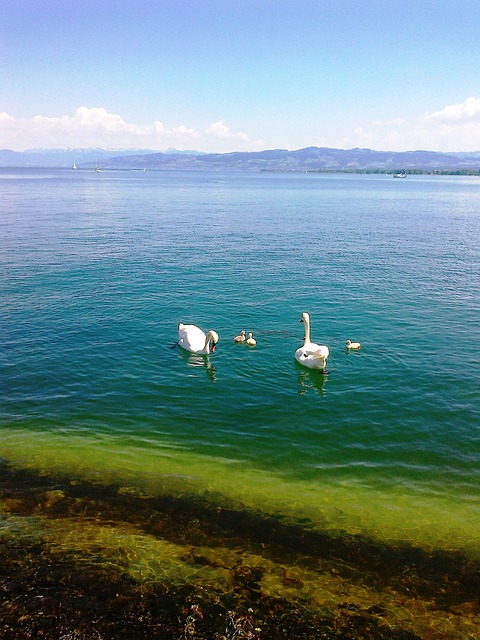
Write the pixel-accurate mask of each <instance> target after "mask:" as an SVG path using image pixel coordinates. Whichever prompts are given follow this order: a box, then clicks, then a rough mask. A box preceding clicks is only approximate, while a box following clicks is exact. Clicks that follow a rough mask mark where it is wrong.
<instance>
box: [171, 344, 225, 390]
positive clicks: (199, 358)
mask: <svg viewBox="0 0 480 640" xmlns="http://www.w3.org/2000/svg"><path fill="white" fill-rule="evenodd" d="M179 353H180V357H181V358H182V360H183V361H184V362H185V363H186V364H187V366H189V367H192V368H195V369H199V368H204V369H205V373H206V374H207V377H208V378H210V379H211V380H213V382H216V381H217V375H216V373H215V365H214V364H212V362H210V358H209V356H208V355H200V354H198V353H190V352H188V351H183V350H182V349H179ZM191 375H193V373H192V374H191Z"/></svg>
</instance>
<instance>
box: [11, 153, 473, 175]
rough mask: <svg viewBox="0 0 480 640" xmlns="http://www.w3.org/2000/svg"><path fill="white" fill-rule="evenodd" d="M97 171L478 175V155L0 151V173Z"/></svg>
mask: <svg viewBox="0 0 480 640" xmlns="http://www.w3.org/2000/svg"><path fill="white" fill-rule="evenodd" d="M73 163H75V164H76V166H77V167H78V168H79V169H81V168H90V167H93V166H95V164H97V163H98V165H99V166H101V168H102V169H158V170H161V169H163V170H167V169H188V170H194V169H224V170H242V171H381V172H384V171H385V172H388V171H399V170H401V169H405V170H408V171H411V172H413V171H441V172H458V171H468V172H472V171H473V172H478V171H480V151H478V152H471V153H468V152H465V153H462V152H458V153H439V152H434V151H404V152H395V151H374V150H372V149H347V150H345V149H331V148H328V147H307V148H306V149H298V150H296V151H289V150H287V149H273V150H267V151H253V152H234V153H199V152H196V151H177V150H175V149H169V150H168V151H166V152H161V153H160V152H155V151H149V150H145V149H123V150H121V149H119V150H118V149H117V150H112V149H70V148H68V149H32V150H28V151H23V152H17V151H10V150H7V149H6V150H3V151H0V167H59V168H67V167H71V166H72V165H73Z"/></svg>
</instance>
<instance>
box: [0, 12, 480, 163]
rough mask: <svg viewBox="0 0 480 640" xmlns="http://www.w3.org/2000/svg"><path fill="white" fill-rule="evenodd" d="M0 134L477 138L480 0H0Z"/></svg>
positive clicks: (258, 142) (51, 143) (214, 143)
mask: <svg viewBox="0 0 480 640" xmlns="http://www.w3.org/2000/svg"><path fill="white" fill-rule="evenodd" d="M0 16H1V18H0V47H1V49H0V55H1V62H0V148H10V149H15V150H23V149H27V148H35V147H72V146H73V147H92V146H102V147H108V148H125V147H137V148H148V149H157V150H164V149H167V148H169V147H174V148H177V149H196V150H199V151H211V152H228V151H245V150H247V151H254V150H260V149H273V148H288V149H298V148H302V147H307V146H329V147H339V148H352V147H370V148H373V149H384V150H387V149H388V150H395V151H400V150H408V149H429V150H433V151H479V150H480V98H478V97H477V96H480V64H479V61H480V1H479V0H355V1H354V0H255V1H253V0H236V1H233V0H183V1H182V0H78V1H70V0H0Z"/></svg>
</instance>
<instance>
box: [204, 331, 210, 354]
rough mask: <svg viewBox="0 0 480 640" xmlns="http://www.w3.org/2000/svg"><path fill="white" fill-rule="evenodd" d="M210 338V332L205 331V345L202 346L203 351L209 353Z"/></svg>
mask: <svg viewBox="0 0 480 640" xmlns="http://www.w3.org/2000/svg"><path fill="white" fill-rule="evenodd" d="M211 339H212V337H211V335H210V333H207V334H206V335H205V346H204V347H203V348H204V350H205V353H210V340H211Z"/></svg>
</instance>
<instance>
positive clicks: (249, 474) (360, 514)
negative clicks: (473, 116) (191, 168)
mask: <svg viewBox="0 0 480 640" xmlns="http://www.w3.org/2000/svg"><path fill="white" fill-rule="evenodd" d="M0 194H1V202H2V204H1V215H0V244H1V252H0V272H1V276H2V277H1V279H0V306H1V315H0V335H1V336H2V347H1V352H0V376H1V386H2V396H1V401H0V402H1V439H0V456H2V457H3V458H4V459H5V460H6V461H7V462H8V464H9V465H11V466H12V468H15V469H17V470H22V469H23V470H29V472H32V473H35V474H37V476H38V477H42V476H45V477H46V476H48V477H49V478H63V479H65V478H67V480H68V482H70V483H76V482H92V483H94V484H95V485H99V486H105V487H108V486H115V487H119V488H120V489H119V490H120V491H121V492H122V495H128V496H136V495H138V500H139V505H140V503H141V501H142V499H143V498H144V497H145V496H153V497H158V496H174V497H175V496H176V497H179V496H180V497H182V498H183V497H185V496H187V497H201V498H202V499H205V500H206V501H207V502H208V503H209V504H211V505H213V506H214V508H219V509H222V508H227V507H228V508H232V507H234V508H235V509H237V510H238V511H239V512H241V511H242V510H248V511H250V512H254V513H257V514H262V515H264V516H265V517H267V516H273V517H275V518H280V519H281V521H282V522H286V523H290V524H292V525H298V523H302V526H303V525H304V526H306V527H307V528H308V529H309V530H310V531H316V532H321V533H325V532H327V533H328V534H329V535H332V536H337V535H352V536H358V535H361V536H362V538H363V539H366V540H373V541H376V543H379V544H390V545H397V544H400V543H402V544H403V543H408V544H411V545H414V546H415V547H417V548H420V549H424V550H426V551H427V552H428V553H431V552H437V551H439V550H440V551H445V552H461V553H462V554H464V555H465V556H466V557H468V558H471V559H476V560H478V558H479V555H480V553H479V551H480V544H479V542H480V538H479V531H480V505H479V500H478V498H479V480H480V471H479V470H480V466H479V461H480V442H479V441H480V419H479V418H480V403H479V395H480V394H479V388H480V369H479V364H480V355H479V354H480V351H479V338H480V330H479V329H480V327H479V324H480V287H479V274H480V180H479V179H478V178H462V177H439V176H437V177H436V176H409V177H408V179H407V180H401V181H399V180H392V179H391V178H390V177H388V176H382V175H375V176H360V175H326V174H325V175H323V174H317V175H315V174H269V173H260V174H250V173H234V172H232V173H222V172H211V173H208V172H153V171H150V172H136V171H131V172H127V171H125V172H122V171H111V172H108V171H105V172H103V173H101V174H97V173H94V172H91V171H81V170H77V171H67V170H38V169H34V170H2V171H1V172H0ZM302 311H308V312H309V313H310V316H311V321H312V339H313V340H314V341H316V342H319V343H321V344H326V345H328V346H329V348H330V358H329V362H328V369H329V373H328V375H326V376H325V375H323V374H321V373H319V372H312V371H310V370H307V369H304V368H302V367H301V366H299V365H298V364H297V363H296V362H295V360H294V352H295V350H296V349H297V348H298V347H299V346H300V345H301V344H302V338H303V325H302V324H301V323H300V322H299V320H300V314H301V312H302ZM179 322H184V323H195V324H198V325H199V326H200V327H202V328H203V329H205V330H207V329H215V330H216V331H217V332H218V333H219V335H220V342H219V344H218V347H217V350H216V352H215V353H214V354H212V355H210V356H193V355H190V354H187V353H184V352H182V351H181V350H180V349H179V348H178V347H175V343H176V339H177V333H176V329H177V325H178V323H179ZM241 329H245V330H246V331H252V332H253V334H254V336H255V337H256V339H257V346H256V347H255V348H248V347H247V346H245V345H238V344H235V343H234V341H233V338H234V336H235V335H237V334H238V333H239V331H240V330H241ZM347 338H350V339H352V340H355V341H360V342H361V343H362V349H361V350H360V351H358V352H351V353H349V352H347V351H346V349H345V340H346V339H347ZM72 486H73V485H72ZM46 495H48V499H47V502H46V504H47V505H50V504H54V503H55V500H57V499H59V496H60V495H61V494H58V495H57V494H56V493H55V491H54V492H53V493H52V492H51V491H50V492H47V494H46ZM62 495H63V494H62ZM0 506H1V505H0ZM129 508H131V506H130V507H129ZM1 511H2V513H4V515H5V518H4V524H3V525H2V527H3V529H2V530H4V531H5V527H6V530H10V529H9V528H8V523H12V522H13V525H12V526H13V527H14V529H12V531H13V530H14V531H15V532H16V533H15V535H17V534H18V531H19V527H20V525H19V520H18V517H19V516H18V513H17V512H16V511H15V506H14V505H13V506H12V503H9V502H8V501H7V502H6V503H5V504H3V506H1ZM32 513H33V516H32V517H28V518H26V519H25V520H22V523H23V524H22V525H21V527H20V529H21V530H22V531H24V532H26V533H25V535H27V536H32V535H40V533H39V532H40V531H41V532H42V536H46V537H47V539H48V540H49V541H50V543H51V544H52V545H59V546H60V547H61V548H62V549H68V550H71V549H74V551H75V552H77V553H79V554H82V553H86V552H85V549H87V548H88V550H89V551H88V553H89V554H90V553H93V551H92V549H93V548H95V549H97V550H98V549H99V548H100V547H102V548H103V547H105V548H106V549H108V550H109V552H108V557H109V562H110V563H111V562H112V560H111V558H112V555H115V554H117V555H118V557H120V556H121V557H122V558H123V560H122V562H126V561H125V557H128V558H130V561H129V564H128V563H127V564H128V571H129V573H130V575H133V576H135V579H138V580H141V579H147V580H151V579H154V577H155V576H157V577H158V571H159V569H158V567H157V565H156V564H155V563H156V562H157V563H158V557H159V555H160V556H162V557H168V562H167V564H168V566H170V565H171V566H172V569H171V573H172V574H173V573H174V574H175V575H185V573H188V571H187V569H186V568H185V563H184V562H183V563H182V562H181V561H180V558H184V557H185V551H184V550H183V551H182V550H181V549H178V548H177V547H175V548H173V547H172V546H171V545H170V546H168V548H167V550H166V551H165V549H163V548H162V550H160V549H159V544H160V543H159V542H158V541H152V539H150V538H149V537H148V536H145V535H144V534H143V533H142V534H140V533H139V531H138V530H135V531H131V530H130V529H128V527H127V529H125V527H123V528H122V529H121V532H120V530H119V529H112V528H111V527H112V525H111V523H109V524H108V526H107V525H102V526H101V527H100V526H99V523H98V522H96V521H95V520H94V519H91V520H90V521H88V522H87V521H86V520H85V519H83V520H78V519H75V518H73V517H72V518H70V520H69V521H68V523H66V521H63V522H62V524H61V525H60V524H55V523H54V521H53V520H52V519H49V520H48V522H47V521H46V520H45V519H42V518H41V519H40V520H38V517H37V516H38V514H37V512H36V511H33V512H32ZM35 514H37V515H35ZM119 547H121V548H122V549H123V552H122V554H123V555H122V554H121V553H120V551H119ZM125 549H127V551H125ZM162 554H163V555H162ZM215 562H217V564H218V560H217V561H215ZM258 562H260V560H258ZM213 565H214V566H216V565H215V563H213ZM122 566H123V565H122ZM180 566H181V569H180V568H179V567H180ZM165 571H166V569H165V566H162V572H165ZM212 571H213V569H212ZM162 575H163V574H162ZM195 575H196V576H197V574H195ZM270 575H271V576H273V575H275V572H274V571H273V570H272V572H271V574H270ZM139 576H140V577H139ZM142 576H143V577H142ZM145 576H147V578H145ZM152 576H153V577H152ZM197 578H198V576H197V577H196V579H197ZM309 580H310V578H307V577H305V576H303V577H302V581H303V584H307V583H308V581H309ZM333 583H334V581H333V578H332V580H330V582H329V585H330V586H329V587H328V588H329V589H330V588H331V585H332V584H333ZM275 584H276V583H275ZM312 584H314V583H313V582H312ZM263 588H265V589H266V588H267V587H266V586H265V585H264V587H263ZM275 588H277V587H275ZM332 588H333V587H332ZM344 588H345V587H344V586H343V587H342V589H344ZM278 589H280V587H278ZM318 589H326V587H325V585H323V586H322V587H320V586H319V585H318V584H317V583H315V587H312V589H311V591H312V593H314V592H315V593H319V591H318ZM282 593H283V592H282ZM292 593H293V592H292ZM342 593H343V592H342ZM355 593H356V592H355ZM290 595H291V597H293V598H296V597H302V598H304V597H305V590H304V592H303V593H302V595H301V596H300V595H299V594H295V593H293V595H292V594H290ZM357 595H358V594H356V596H355V597H357ZM282 597H285V594H283V595H282ZM312 597H313V596H312ZM329 597H332V598H333V596H332V595H330V596H329ZM342 597H344V596H340V595H339V596H338V598H342ZM352 597H353V596H352ZM358 597H359V596H358ZM382 597H384V595H383V596H382ZM389 606H390V609H391V610H392V611H393V609H394V608H395V606H397V605H394V604H391V605H389ZM457 613H458V612H457ZM436 615H437V614H436ZM399 619H402V618H401V615H400V618H399ZM415 619H416V620H421V614H420V613H419V612H418V611H416V612H415ZM425 624H427V623H425ZM448 624H450V623H448ZM442 637H449V636H447V635H445V636H442ZM452 637H454V636H452ZM455 637H457V636H455ZM458 637H470V636H467V635H465V636H458ZM472 637H473V636H472Z"/></svg>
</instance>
